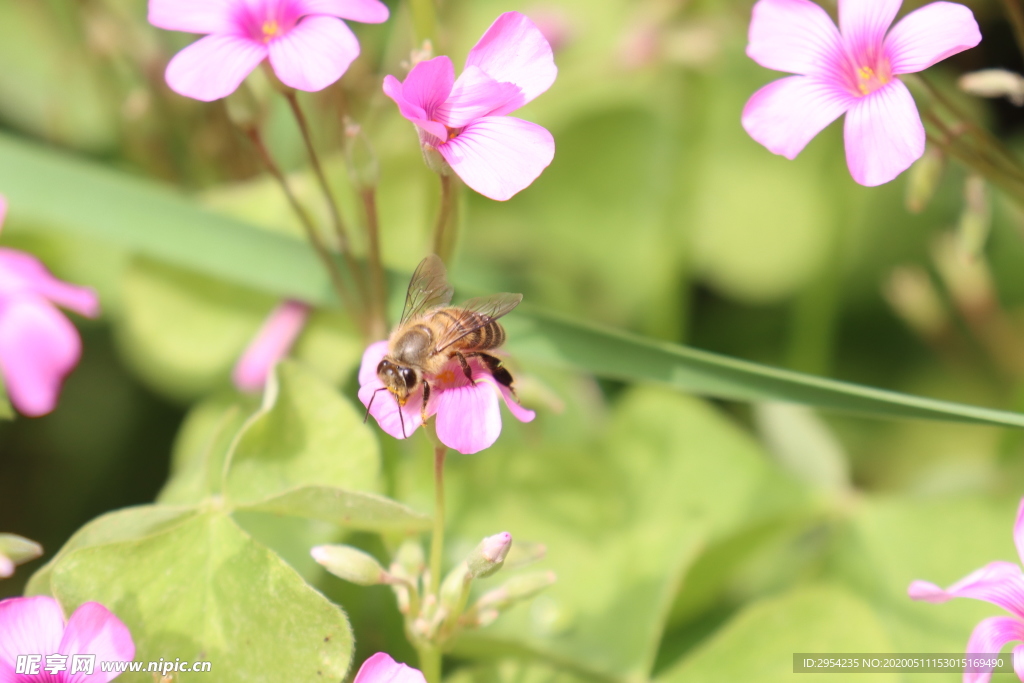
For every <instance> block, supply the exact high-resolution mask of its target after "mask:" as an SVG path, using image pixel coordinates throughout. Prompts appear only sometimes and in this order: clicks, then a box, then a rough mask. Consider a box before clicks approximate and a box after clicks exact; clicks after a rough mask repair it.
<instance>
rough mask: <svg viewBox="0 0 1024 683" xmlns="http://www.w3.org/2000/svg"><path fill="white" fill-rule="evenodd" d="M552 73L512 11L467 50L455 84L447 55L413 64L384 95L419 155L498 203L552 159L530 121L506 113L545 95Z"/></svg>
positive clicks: (551, 148)
mask: <svg viewBox="0 0 1024 683" xmlns="http://www.w3.org/2000/svg"><path fill="white" fill-rule="evenodd" d="M557 74H558V69H557V67H555V61H554V58H553V57H552V54H551V46H550V45H548V41H547V40H545V38H544V35H543V34H542V33H541V31H540V29H538V28H537V27H536V26H535V25H534V24H533V22H532V21H530V20H529V19H528V18H527V17H525V16H524V15H522V14H520V13H519V12H506V13H505V14H502V15H501V16H500V17H498V18H497V19H496V20H495V21H494V23H493V24H491V27H490V28H489V29H487V32H486V33H484V35H483V37H482V38H480V40H479V42H477V44H476V45H475V46H474V47H473V49H472V50H470V52H469V56H468V57H467V58H466V68H465V69H464V70H463V72H462V75H461V76H459V79H458V80H455V68H454V67H453V66H452V62H451V60H450V59H448V58H447V57H435V58H434V59H430V60H427V61H425V62H420V63H419V64H417V65H416V66H414V67H413V69H412V71H410V72H409V75H408V76H406V77H405V81H404V82H399V81H398V79H397V78H395V77H394V76H388V77H386V78H385V79H384V92H385V93H386V94H387V95H388V97H390V98H391V99H393V100H394V101H395V104H397V105H398V109H399V111H400V112H401V113H402V116H404V117H405V118H407V119H408V120H410V121H412V122H413V123H414V124H416V127H417V128H418V130H419V133H420V143H421V144H422V145H423V148H424V149H425V150H428V151H429V150H437V152H438V153H440V155H441V156H442V157H443V158H444V161H445V162H447V164H448V165H449V166H450V167H451V169H452V170H453V171H455V173H456V174H458V176H459V177H460V178H462V180H463V181H464V182H465V183H466V184H467V185H469V186H470V187H471V188H473V189H474V190H476V191H477V192H479V193H480V194H482V195H484V196H486V197H490V198H491V199H496V200H498V201H504V200H506V199H509V198H511V197H512V196H513V195H515V194H516V193H517V192H519V191H520V190H523V189H525V188H526V187H528V186H529V185H530V183H532V182H533V181H534V180H536V179H537V177H538V176H539V175H540V174H541V172H542V171H543V170H544V169H545V168H547V166H548V164H550V163H551V160H552V159H553V158H554V156H555V141H554V138H552V137H551V133H549V132H548V131H547V130H546V129H544V128H542V127H541V126H538V125H537V124H535V123H530V122H528V121H523V120H522V119H517V118H513V117H511V116H506V114H509V113H511V112H513V111H515V110H516V109H519V108H520V107H522V106H523V105H525V104H526V103H527V102H530V101H532V100H533V99H534V98H535V97H537V96H538V95H540V94H541V93H543V92H544V91H546V90H547V89H548V88H550V87H551V84H552V83H554V82H555V76H556V75H557Z"/></svg>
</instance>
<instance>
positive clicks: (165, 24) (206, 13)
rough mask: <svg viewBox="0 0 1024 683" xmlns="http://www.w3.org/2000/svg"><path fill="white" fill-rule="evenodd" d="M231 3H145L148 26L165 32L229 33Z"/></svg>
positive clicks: (232, 25) (164, 0)
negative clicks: (147, 13)
mask: <svg viewBox="0 0 1024 683" xmlns="http://www.w3.org/2000/svg"><path fill="white" fill-rule="evenodd" d="M236 4H237V3H236V2H233V1H232V0H149V23H151V24H152V25H153V26H156V27H157V28H163V29H167V30H168V31H185V32H186V33H232V32H233V31H234V30H235V22H234V17H233V12H232V10H233V9H234V6H235V5H236Z"/></svg>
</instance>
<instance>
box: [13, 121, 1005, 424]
mask: <svg viewBox="0 0 1024 683" xmlns="http://www.w3.org/2000/svg"><path fill="white" fill-rule="evenodd" d="M0 159H3V160H4V163H3V164H0V187H3V188H4V192H5V193H6V194H7V196H8V199H9V200H10V204H11V216H12V219H13V220H17V219H18V218H19V217H23V218H25V219H29V220H30V221H31V222H33V223H39V224H42V225H45V226H47V227H49V228H51V229H54V230H60V231H64V232H67V233H71V234H79V235H86V236H89V237H92V238H94V239H99V240H105V241H107V242H109V243H110V244H112V245H114V246H118V247H122V248H127V249H129V250H132V251H134V252H136V253H138V254H140V255H144V256H149V257H152V258H154V259H158V260H160V261H162V262H164V263H167V264H171V265H175V266H178V267H183V268H187V269H189V270H192V271H194V272H196V273H200V274H203V275H207V276H211V277H215V278H219V279H222V280H225V281H228V282H233V283H237V284H239V285H243V286H246V287H251V288H253V289H257V290H259V291H262V292H267V293H271V294H274V295H276V296H279V297H284V296H287V297H293V298H298V299H302V300H304V301H309V302H312V303H316V304H328V305H333V304H334V303H335V302H334V298H333V295H332V294H331V288H330V285H329V282H328V278H327V276H326V274H325V273H324V271H323V269H322V268H320V267H319V264H318V263H317V261H316V257H315V255H314V254H313V253H312V251H311V250H310V249H309V248H308V247H307V246H306V245H304V244H303V243H302V242H300V241H298V240H296V239H292V238H289V237H287V236H284V235H279V234H274V233H271V232H267V231H263V230H256V229H253V228H252V227H251V226H248V225H247V224H245V223H242V222H240V221H237V220H234V219H232V218H227V217H224V216H219V215H216V214H213V213H210V212H208V211H205V210H203V209H202V208H200V207H199V206H198V205H196V204H195V203H194V202H191V201H189V200H188V199H187V198H186V197H184V196H183V195H181V194H180V193H177V192H174V191H172V190H169V189H166V188H164V187H161V186H159V185H156V184H154V183H151V182H147V181H145V180H141V179H138V178H133V177H129V176H126V175H123V174H120V173H117V172H114V171H111V170H109V169H106V168H103V167H100V166H97V165H95V164H91V163H88V162H84V161H81V160H77V159H74V158H71V157H69V156H67V155H63V154H60V153H57V152H52V151H48V150H43V149H41V148H40V147H38V146H35V145H31V144H29V143H25V142H21V141H16V140H14V139H13V138H10V137H6V136H0ZM140 226H141V228H140ZM403 279H404V278H403ZM506 320H507V321H508V327H509V339H510V343H509V349H510V350H512V351H513V352H515V353H517V354H522V355H523V356H524V357H530V358H533V359H536V360H539V361H545V362H551V363H557V364H559V365H562V366H569V367H574V368H578V369H580V370H583V371H586V372H591V373H594V374H597V375H601V376H604V377H612V378H619V379H624V380H629V381H637V380H645V381H654V382H659V383H663V384H667V385H669V386H672V387H675V388H677V389H682V390H684V391H689V392H693V393H698V394H704V395H708V396H715V397H720V398H728V399H736V400H744V401H763V400H780V401H788V402H792V403H802V404H806V405H811V406H816V407H819V408H827V409H830V410H840V411H847V412H855V413H863V414H867V415H875V416H879V417H889V418H894V417H902V418H921V419H935V420H950V421H960V422H973V423H978V424H990V425H1000V426H1014V427H1022V426H1024V415H1020V414H1017V413H1009V412H1005V411H999V410H990V409H985V408H978V407H974V406H967V405H961V404H956V403H950V402H945V401H937V400H931V399H926V398H919V397H916V396H908V395H905V394H899V393H896V392H891V391H883V390H879V389H873V388H870V387H864V386H860V385H856V384H850V383H846V382H837V381H834V380H829V379H824V378H821V377H815V376H813V375H805V374H801V373H797V372H790V371H787V370H782V369H778V368H773V367H769V366H765V365H758V364H757V363H751V362H747V361H742V360H738V359H734V358H729V357H726V356H721V355H718V354H714V353H709V352H706V351H700V350H698V349H692V348H688V347H684V346H679V345H674V344H668V343H662V342H656V341H652V340H649V339H644V338H642V337H638V336H636V335H632V334H629V333H626V332H619V331H615V330H610V329H606V328H602V327H600V326H597V325H591V324H587V323H583V322H579V321H573V320H570V319H566V318H562V317H559V316H556V315H552V314H549V313H545V312H543V311H538V310H536V309H531V308H529V307H523V309H522V310H521V311H517V312H516V314H515V315H513V316H509V318H507V319H506Z"/></svg>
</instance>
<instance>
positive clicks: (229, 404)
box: [157, 394, 257, 505]
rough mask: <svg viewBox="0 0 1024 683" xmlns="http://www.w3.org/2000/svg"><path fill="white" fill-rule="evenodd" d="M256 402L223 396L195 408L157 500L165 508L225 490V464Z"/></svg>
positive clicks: (184, 426)
mask: <svg viewBox="0 0 1024 683" xmlns="http://www.w3.org/2000/svg"><path fill="white" fill-rule="evenodd" d="M256 408H257V404H256V402H255V399H250V398H248V397H242V396H238V395H237V394H236V395H232V394H221V395H217V396H212V397H210V398H209V399H207V400H205V401H203V402H201V403H199V404H197V405H195V406H193V408H192V409H191V410H190V411H189V413H188V415H186V416H185V421H184V422H183V423H182V425H181V428H180V429H179V430H178V435H177V438H176V439H175V441H174V448H173V450H172V451H171V475H170V478H169V479H168V480H167V483H166V484H165V485H164V488H163V490H161V491H160V495H159V496H158V497H157V501H158V502H160V503H166V504H171V505H173V504H179V505H188V504H195V503H199V502H200V501H202V500H205V499H206V498H208V497H209V496H211V495H213V494H216V493H220V491H221V489H222V488H223V477H224V462H225V460H226V458H227V454H228V450H229V449H230V448H231V445H232V443H233V442H234V440H235V437H236V436H237V435H238V432H239V431H240V430H241V429H242V427H243V425H245V423H246V421H247V420H248V419H249V416H250V415H252V413H253V412H255V410H256Z"/></svg>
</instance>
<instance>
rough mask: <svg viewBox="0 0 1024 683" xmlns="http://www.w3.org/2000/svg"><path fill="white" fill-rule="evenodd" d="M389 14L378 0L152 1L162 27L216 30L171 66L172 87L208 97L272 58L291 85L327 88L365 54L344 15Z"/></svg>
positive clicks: (365, 19)
mask: <svg viewBox="0 0 1024 683" xmlns="http://www.w3.org/2000/svg"><path fill="white" fill-rule="evenodd" d="M387 18H388V8H387V7H386V6H385V5H384V4H383V3H381V2H379V1H378V0H149V23H151V24H153V25H154V26H157V27H159V28H163V29H167V30H170V31H186V32H188V33H205V34H209V35H207V36H206V37H205V38H202V39H200V40H198V41H196V42H195V43H193V44H192V45H189V46H188V47H186V48H185V49H184V50H182V51H181V52H179V53H178V54H177V55H175V57H174V59H172V60H171V62H170V64H168V65H167V85H169V86H170V87H171V90H174V91H175V92H177V93H179V94H181V95H185V96H186V97H191V98H193V99H197V100H202V101H204V102H210V101H212V100H217V99H220V98H222V97H227V96H228V95H230V94H231V93H233V92H234V91H235V89H236V88H238V86H239V85H240V84H241V83H242V81H244V80H245V77H246V76H248V75H249V74H250V73H252V70H253V69H255V68H256V67H257V66H258V65H259V64H260V62H262V61H263V60H264V59H267V58H268V57H269V58H270V65H271V66H272V67H273V68H274V73H276V74H277V77H278V78H279V79H281V82H282V83H284V84H285V85H287V86H289V87H292V88H297V89H298V90H307V91H310V92H315V91H317V90H323V89H324V88H326V87H327V86H329V85H330V84H331V83H334V82H335V81H337V80H338V79H339V78H341V76H342V74H344V73H345V71H346V70H347V69H348V67H349V65H350V64H351V63H352V61H353V60H354V59H355V58H356V57H358V56H359V41H358V40H356V37H355V34H353V33H352V31H351V30H350V29H349V28H348V26H346V25H345V23H344V22H343V21H341V19H348V20H349V21H358V22H362V23H368V24H379V23H381V22H383V21H387Z"/></svg>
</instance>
